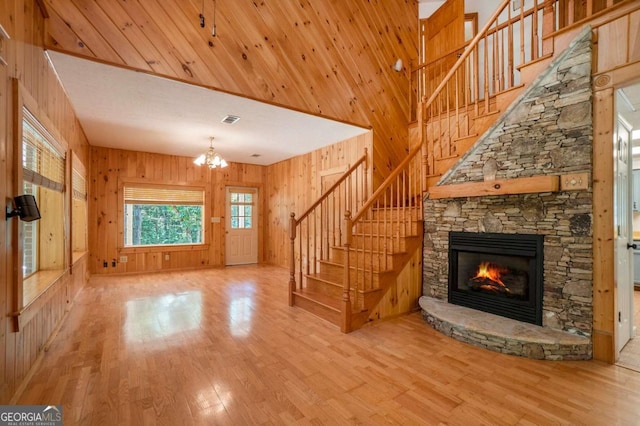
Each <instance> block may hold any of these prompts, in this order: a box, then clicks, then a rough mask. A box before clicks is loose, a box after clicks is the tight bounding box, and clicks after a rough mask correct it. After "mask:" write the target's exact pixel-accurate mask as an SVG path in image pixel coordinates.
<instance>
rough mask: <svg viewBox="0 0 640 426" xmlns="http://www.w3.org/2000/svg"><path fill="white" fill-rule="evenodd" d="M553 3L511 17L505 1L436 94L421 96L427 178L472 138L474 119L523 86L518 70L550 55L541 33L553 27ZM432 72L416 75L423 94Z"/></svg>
mask: <svg viewBox="0 0 640 426" xmlns="http://www.w3.org/2000/svg"><path fill="white" fill-rule="evenodd" d="M529 3H532V5H531V6H530V7H529V8H528V9H525V7H527V5H528V4H529ZM555 3H556V0H546V1H541V0H533V2H524V4H525V7H521V8H520V9H519V11H516V12H514V11H513V8H512V7H510V5H511V4H512V2H509V1H504V2H503V3H502V4H501V6H500V7H499V8H498V9H497V10H496V11H495V12H494V14H493V16H492V17H491V18H490V19H489V21H488V23H487V24H486V25H485V27H484V28H483V30H482V31H480V32H479V33H478V34H477V35H476V36H475V37H474V38H473V39H472V41H471V42H470V43H469V45H468V47H467V48H466V49H464V50H462V51H458V52H456V53H457V54H458V55H459V59H458V61H457V62H456V64H455V65H454V67H453V68H452V69H451V70H450V71H449V73H448V74H447V75H446V76H445V78H444V79H443V80H442V81H441V82H440V84H439V85H438V86H437V87H436V89H435V90H434V91H433V92H431V93H429V92H426V91H425V92H424V93H422V94H423V96H424V97H423V100H426V102H424V103H423V120H424V121H425V123H426V125H425V128H424V129H423V131H424V137H423V140H424V141H425V142H426V145H427V146H426V149H425V151H426V156H427V158H426V161H425V162H426V166H427V167H426V173H427V176H434V175H436V174H437V172H438V170H437V167H436V162H437V161H438V160H446V159H449V158H455V157H457V156H458V155H459V154H460V152H459V149H458V146H457V145H458V142H459V141H461V140H463V139H465V138H468V137H473V136H476V135H475V133H474V123H473V120H476V119H478V118H482V117H484V116H488V115H490V114H492V113H496V112H498V111H497V109H496V103H495V102H494V100H495V96H496V95H497V94H499V93H502V92H506V91H508V90H510V89H513V88H515V87H519V86H521V81H520V73H519V72H518V71H519V69H520V67H521V66H522V65H524V64H527V63H531V62H533V61H536V60H538V59H540V58H541V56H542V52H543V51H544V52H545V53H547V50H550V48H549V47H545V46H543V37H542V34H546V33H550V32H552V31H553V29H554V28H555V18H554V8H555ZM543 47H544V49H543ZM549 53H551V52H549ZM433 65H434V66H437V65H438V62H436V63H434V64H433ZM430 68H431V66H427V67H426V68H425V69H424V70H422V71H420V72H421V73H424V74H425V76H424V77H422V78H421V81H425V86H424V89H428V88H429V86H428V81H429V75H430V74H431V73H432V72H435V71H431V70H430ZM436 74H437V73H436ZM421 90H422V89H421ZM427 95H428V98H427Z"/></svg>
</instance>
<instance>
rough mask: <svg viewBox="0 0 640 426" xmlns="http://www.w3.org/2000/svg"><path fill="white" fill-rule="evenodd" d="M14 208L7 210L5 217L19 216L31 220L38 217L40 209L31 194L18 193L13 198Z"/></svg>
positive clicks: (26, 220) (21, 218)
mask: <svg viewBox="0 0 640 426" xmlns="http://www.w3.org/2000/svg"><path fill="white" fill-rule="evenodd" d="M13 202H14V204H15V205H16V208H15V209H13V210H12V211H10V212H7V219H9V218H12V217H14V216H19V217H20V220H23V221H25V222H32V221H34V220H38V219H40V210H38V204H37V203H36V197H34V196H33V195H26V194H25V195H18V196H17V197H15V198H14V199H13Z"/></svg>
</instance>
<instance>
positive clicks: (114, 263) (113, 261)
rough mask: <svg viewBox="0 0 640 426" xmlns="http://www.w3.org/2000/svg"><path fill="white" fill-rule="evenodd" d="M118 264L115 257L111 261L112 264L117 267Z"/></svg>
mask: <svg viewBox="0 0 640 426" xmlns="http://www.w3.org/2000/svg"><path fill="white" fill-rule="evenodd" d="M116 265H117V262H116V260H115V259H113V260H112V261H111V266H112V267H114V268H115V267H116Z"/></svg>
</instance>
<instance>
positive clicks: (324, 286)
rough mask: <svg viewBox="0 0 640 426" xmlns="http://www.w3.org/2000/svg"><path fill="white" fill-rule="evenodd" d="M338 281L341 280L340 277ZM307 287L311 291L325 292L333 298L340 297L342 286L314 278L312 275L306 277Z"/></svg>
mask: <svg viewBox="0 0 640 426" xmlns="http://www.w3.org/2000/svg"><path fill="white" fill-rule="evenodd" d="M338 282H342V279H340V281H338ZM307 288H308V289H309V290H311V291H314V292H318V293H322V294H326V295H327V296H331V297H333V298H339V297H342V287H341V286H340V285H335V284H331V283H327V282H325V281H321V280H316V279H314V278H313V277H307Z"/></svg>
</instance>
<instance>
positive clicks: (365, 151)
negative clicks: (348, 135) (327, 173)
mask: <svg viewBox="0 0 640 426" xmlns="http://www.w3.org/2000/svg"><path fill="white" fill-rule="evenodd" d="M365 161H367V148H365V149H364V154H363V155H362V157H360V158H359V159H358V161H356V162H355V163H354V164H353V166H351V167H350V168H349V170H347V171H346V172H344V174H343V175H342V176H340V179H338V180H337V181H336V183H334V184H333V185H331V187H330V188H329V189H327V191H326V192H325V193H324V194H322V196H320V198H318V199H317V200H316V202H315V203H313V204H311V207H309V208H308V209H307V210H306V211H305V212H304V213H302V215H300V217H299V218H298V219H296V223H300V222H301V221H302V220H303V219H304V218H306V217H307V216H309V214H310V213H311V212H312V211H313V210H314V209H315V208H316V207H318V206H319V205H320V203H322V202H323V201H324V200H325V199H326V198H327V197H328V196H329V194H331V193H332V192H333V191H334V190H335V189H336V188H337V187H338V186H340V184H341V183H342V182H344V181H345V180H346V179H347V178H348V177H349V175H351V173H353V172H354V171H355V170H356V169H357V168H358V166H359V165H360V164H362V163H363V162H365Z"/></svg>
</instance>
